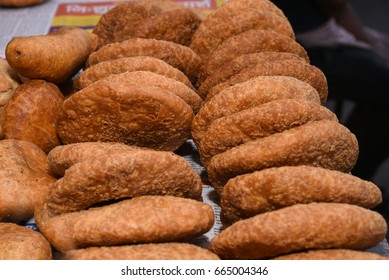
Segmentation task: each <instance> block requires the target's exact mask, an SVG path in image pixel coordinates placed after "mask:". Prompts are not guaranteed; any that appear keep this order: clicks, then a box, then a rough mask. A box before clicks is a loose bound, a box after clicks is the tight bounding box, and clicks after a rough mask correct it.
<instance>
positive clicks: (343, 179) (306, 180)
mask: <svg viewBox="0 0 389 280" xmlns="http://www.w3.org/2000/svg"><path fill="white" fill-rule="evenodd" d="M311 202H337V203H348V204H355V205H359V206H361V207H365V208H374V207H375V206H377V205H379V204H380V203H381V202H382V194H381V191H380V189H379V188H378V187H377V186H376V185H375V184H373V183H372V182H369V181H365V180H362V179H360V178H358V177H356V176H352V175H350V174H347V173H342V172H339V171H335V170H329V169H325V168H320V167H313V166H304V165H300V166H283V167H274V168H268V169H264V170H261V171H256V172H253V173H249V174H245V175H241V176H237V177H235V178H233V179H231V180H229V181H228V183H227V184H226V185H225V186H224V188H223V192H222V195H221V208H222V212H221V220H222V221H223V224H225V225H229V224H232V223H234V222H236V221H238V220H241V219H246V218H249V217H252V216H255V215H257V214H260V213H263V212H268V211H273V210H276V209H279V208H283V207H287V206H291V205H294V204H298V203H304V204H307V203H311Z"/></svg>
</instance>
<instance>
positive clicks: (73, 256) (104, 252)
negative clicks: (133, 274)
mask: <svg viewBox="0 0 389 280" xmlns="http://www.w3.org/2000/svg"><path fill="white" fill-rule="evenodd" d="M63 259H67V260H220V258H219V257H218V256H217V255H216V254H214V253H212V252H211V251H209V250H208V249H205V248H202V247H199V246H196V245H193V244H189V243H177V242H170V243H154V244H152V243H150V244H139V245H127V246H111V247H90V248H85V249H78V250H71V251H69V252H67V253H66V254H65V255H64V256H63Z"/></svg>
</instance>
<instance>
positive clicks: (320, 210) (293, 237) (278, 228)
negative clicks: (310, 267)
mask: <svg viewBox="0 0 389 280" xmlns="http://www.w3.org/2000/svg"><path fill="white" fill-rule="evenodd" d="M386 230H387V225H386V222H385V219H384V218H383V217H382V216H381V215H380V214H378V213H377V212H374V211H371V210H368V209H365V208H362V207H359V206H355V205H350V204H341V203H311V204H297V205H294V206H290V207H286V208H283V209H279V210H275V211H271V212H267V213H264V214H260V215H257V216H255V217H253V218H249V219H246V220H242V221H239V222H236V223H235V224H233V225H232V226H230V227H228V228H226V229H225V230H224V231H222V232H221V233H220V234H219V235H217V236H216V237H215V238H214V239H213V240H212V241H211V244H210V249H211V250H212V251H213V252H214V253H216V254H217V255H219V256H220V257H221V258H224V259H266V258H272V257H275V256H277V255H281V254H287V253H292V252H296V251H301V250H306V249H330V248H335V249H337V248H338V249H356V250H359V249H367V248H370V247H373V246H375V245H376V244H378V243H379V242H380V241H382V240H383V239H384V238H385V234H386Z"/></svg>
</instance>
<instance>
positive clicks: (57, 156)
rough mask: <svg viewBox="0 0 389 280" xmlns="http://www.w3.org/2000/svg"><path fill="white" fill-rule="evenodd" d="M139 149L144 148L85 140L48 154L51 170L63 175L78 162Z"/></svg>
mask: <svg viewBox="0 0 389 280" xmlns="http://www.w3.org/2000/svg"><path fill="white" fill-rule="evenodd" d="M139 149H144V148H142V147H138V146H129V145H126V144H123V143H114V142H83V143H74V144H69V145H61V146H57V147H55V148H54V149H52V150H51V151H50V152H49V153H48V155H47V157H48V161H49V170H50V172H52V173H53V174H56V175H58V176H60V177H62V176H63V175H64V174H65V170H66V169H68V168H69V167H71V166H72V165H74V164H76V163H78V162H81V161H84V160H87V159H94V158H97V157H101V156H106V155H110V154H113V153H119V152H131V151H134V150H139Z"/></svg>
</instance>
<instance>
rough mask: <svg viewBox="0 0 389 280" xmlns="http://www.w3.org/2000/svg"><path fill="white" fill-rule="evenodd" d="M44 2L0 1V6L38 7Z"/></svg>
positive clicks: (36, 0) (24, 0) (43, 0)
mask: <svg viewBox="0 0 389 280" xmlns="http://www.w3.org/2000/svg"><path fill="white" fill-rule="evenodd" d="M45 1H46V0H0V6H5V7H26V6H32V5H38V4H41V3H43V2H45Z"/></svg>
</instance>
